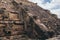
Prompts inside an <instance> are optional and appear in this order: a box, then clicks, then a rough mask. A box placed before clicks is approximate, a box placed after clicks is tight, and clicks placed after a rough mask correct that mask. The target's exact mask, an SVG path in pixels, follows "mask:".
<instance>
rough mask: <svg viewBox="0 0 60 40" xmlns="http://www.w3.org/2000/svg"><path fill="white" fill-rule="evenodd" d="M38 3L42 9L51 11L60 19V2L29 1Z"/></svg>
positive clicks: (49, 0)
mask: <svg viewBox="0 0 60 40" xmlns="http://www.w3.org/2000/svg"><path fill="white" fill-rule="evenodd" d="M29 1H31V2H34V3H37V5H39V6H40V7H42V8H44V9H48V10H50V12H51V13H52V14H56V15H57V16H58V18H60V0H29Z"/></svg>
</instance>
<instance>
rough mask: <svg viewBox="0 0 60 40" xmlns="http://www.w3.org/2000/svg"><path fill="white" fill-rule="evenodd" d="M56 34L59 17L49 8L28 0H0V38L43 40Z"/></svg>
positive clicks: (6, 39) (9, 39) (59, 23)
mask: <svg viewBox="0 0 60 40" xmlns="http://www.w3.org/2000/svg"><path fill="white" fill-rule="evenodd" d="M57 35H60V19H58V18H57V16H56V15H55V14H51V13H50V11H49V10H46V9H43V8H41V7H39V6H38V5H37V4H36V3H32V2H29V1H28V0H0V39H1V40H16V39H17V40H22V39H25V38H26V39H41V40H45V39H48V38H52V37H55V36H57ZM20 38H22V39H20Z"/></svg>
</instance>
